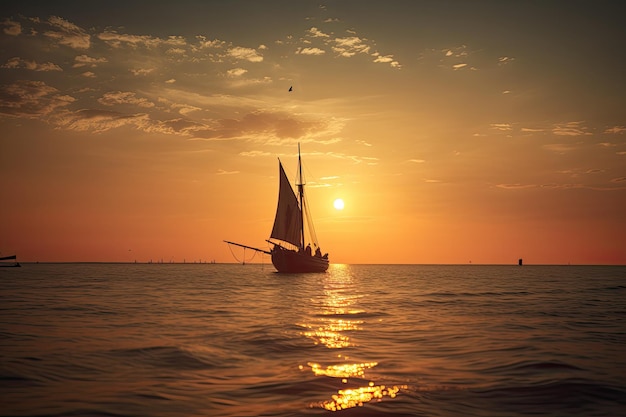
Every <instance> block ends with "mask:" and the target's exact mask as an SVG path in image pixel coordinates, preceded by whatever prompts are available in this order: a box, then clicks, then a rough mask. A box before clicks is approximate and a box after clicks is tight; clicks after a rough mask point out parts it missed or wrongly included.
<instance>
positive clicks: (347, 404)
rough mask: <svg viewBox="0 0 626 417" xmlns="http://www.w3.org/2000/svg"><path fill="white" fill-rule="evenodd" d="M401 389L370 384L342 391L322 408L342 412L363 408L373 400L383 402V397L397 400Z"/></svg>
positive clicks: (324, 403)
mask: <svg viewBox="0 0 626 417" xmlns="http://www.w3.org/2000/svg"><path fill="white" fill-rule="evenodd" d="M399 391H400V387H397V386H393V387H386V386H384V385H374V383H373V382H370V383H369V385H368V386H367V387H359V388H349V389H340V390H339V391H337V394H335V395H333V396H332V399H331V400H328V401H324V402H322V403H321V406H322V407H323V408H325V409H326V410H329V411H340V410H345V409H347V408H352V407H361V406H363V404H364V403H366V402H370V401H372V400H375V399H376V400H381V399H382V398H383V397H386V396H388V397H390V398H395V397H396V395H397V394H398V392H399Z"/></svg>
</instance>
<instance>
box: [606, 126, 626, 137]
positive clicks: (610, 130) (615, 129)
mask: <svg viewBox="0 0 626 417" xmlns="http://www.w3.org/2000/svg"><path fill="white" fill-rule="evenodd" d="M624 132H626V127H624V126H613V127H609V128H607V129H606V130H605V131H604V133H609V134H614V135H617V134H622V133H624Z"/></svg>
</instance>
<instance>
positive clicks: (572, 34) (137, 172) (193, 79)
mask: <svg viewBox="0 0 626 417" xmlns="http://www.w3.org/2000/svg"><path fill="white" fill-rule="evenodd" d="M12 3H13V4H8V3H7V4H3V5H2V8H1V9H0V13H1V15H0V26H1V31H0V132H1V133H2V134H1V136H0V187H1V190H2V197H1V198H0V218H1V222H0V252H1V254H2V255H8V254H12V253H17V255H18V260H20V261H24V262H28V261H41V262H44V261H124V262H125V261H134V260H137V261H140V262H145V261H150V260H153V261H155V262H156V261H160V260H163V261H164V262H170V261H174V262H183V261H186V262H193V261H199V260H202V261H211V260H215V261H217V262H233V261H234V259H233V256H232V254H231V252H230V250H229V247H228V246H227V245H226V244H225V243H223V240H224V239H227V240H232V241H236V242H241V243H244V244H247V245H251V246H257V247H261V248H268V244H267V243H266V242H265V239H267V238H268V237H269V233H270V231H271V228H272V223H273V219H274V213H275V209H276V202H277V194H278V158H280V160H281V161H283V164H284V166H285V169H286V172H287V174H288V175H289V176H290V178H292V179H293V178H294V177H295V174H296V163H297V145H298V143H300V144H301V148H302V158H303V162H304V167H305V170H304V173H305V176H306V180H307V191H308V200H309V202H310V204H311V207H312V214H313V218H314V222H315V226H316V232H317V236H318V238H319V241H320V245H321V248H322V250H323V251H324V252H329V254H330V255H329V256H330V261H331V263H429V264H430V263H452V264H465V263H469V262H472V263H475V264H492V263H495V264H513V263H517V259H518V258H520V257H521V258H524V261H525V263H527V264H567V263H572V264H626V78H625V77H626V64H625V63H626V25H625V24H624V7H623V6H621V5H619V2H613V1H611V2H608V1H597V2H591V1H588V2H583V1H519V2H514V1H490V2H487V1H477V2H474V1H442V2H440V1H326V2H319V1H306V0H302V1H294V0H290V1H223V2H211V1H170V2H165V1H164V2H153V1H125V2H121V1H106V2H104V1H80V2H79V1H76V2H71V1H55V2H43V1H42V2H35V1H24V2H12ZM290 86H293V91H292V92H289V91H288V89H289V87H290ZM337 198H341V199H343V200H344V202H345V208H344V209H343V210H337V209H335V208H334V206H333V202H334V201H335V199H337ZM235 254H236V255H237V256H240V255H241V252H238V251H235ZM247 255H248V256H250V255H251V254H250V253H249V252H248V253H247ZM254 260H255V261H261V260H262V259H261V258H260V257H258V256H257V257H256V258H255V259H254ZM264 262H266V263H269V262H270V261H269V259H268V258H267V257H265V258H264Z"/></svg>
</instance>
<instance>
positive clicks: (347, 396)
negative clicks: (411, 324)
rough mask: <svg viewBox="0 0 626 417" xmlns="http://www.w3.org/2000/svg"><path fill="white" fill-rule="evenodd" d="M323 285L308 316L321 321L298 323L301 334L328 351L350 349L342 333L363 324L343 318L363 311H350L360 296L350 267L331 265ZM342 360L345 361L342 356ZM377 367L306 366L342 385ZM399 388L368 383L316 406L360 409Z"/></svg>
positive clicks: (350, 343)
mask: <svg viewBox="0 0 626 417" xmlns="http://www.w3.org/2000/svg"><path fill="white" fill-rule="evenodd" d="M323 285H324V291H323V297H320V299H318V300H312V306H313V307H314V311H313V314H312V316H313V317H315V316H321V317H322V318H320V319H319V320H318V321H319V322H318V323H316V324H309V323H305V324H301V326H302V327H304V328H305V329H306V330H304V331H303V332H302V333H301V334H302V335H303V336H306V337H308V338H310V339H312V340H313V341H314V343H315V344H322V345H324V346H326V347H327V348H328V349H344V348H348V347H350V346H354V343H353V342H352V340H351V338H350V337H349V336H348V335H347V334H346V332H349V331H359V330H361V328H362V325H363V324H364V321H363V320H356V319H355V320H352V319H346V318H345V316H346V315H348V316H350V315H358V314H362V313H365V311H363V310H360V309H357V308H354V304H355V302H356V301H357V300H358V299H359V298H361V297H363V296H364V295H362V294H356V293H355V288H356V286H355V284H354V282H353V277H352V274H351V273H350V267H349V266H348V265H332V268H331V269H330V271H329V273H327V274H325V275H324V278H323ZM337 357H342V355H341V354H339V355H337ZM343 358H344V359H346V360H347V359H348V357H347V356H345V355H343ZM377 365H378V362H361V363H339V364H337V363H335V364H331V365H327V366H323V365H321V364H319V363H315V362H308V363H307V366H308V367H310V369H311V371H312V372H313V374H315V376H326V377H331V378H341V379H342V382H343V383H344V384H347V383H348V378H358V379H360V380H362V379H364V378H365V376H366V375H365V371H366V370H368V369H371V368H373V367H375V366H377ZM304 368H305V367H304V366H303V365H300V369H301V370H304ZM400 388H403V387H402V386H400V387H398V386H392V387H387V386H385V385H376V384H375V383H374V382H373V381H369V383H368V384H367V386H359V387H355V388H346V389H340V390H338V391H337V393H336V394H333V395H332V396H331V398H330V399H329V400H326V401H323V402H321V403H320V404H318V405H319V406H320V407H322V408H324V409H326V410H330V411H340V410H345V409H348V408H353V407H358V406H363V405H364V404H365V403H367V402H370V401H374V400H375V401H381V400H382V399H383V398H384V397H389V398H395V397H396V395H397V394H398V392H399V391H400ZM404 388H406V387H404Z"/></svg>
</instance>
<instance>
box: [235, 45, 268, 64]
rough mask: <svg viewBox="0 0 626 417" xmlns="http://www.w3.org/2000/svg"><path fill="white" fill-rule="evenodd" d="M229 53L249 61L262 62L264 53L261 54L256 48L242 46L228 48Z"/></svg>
mask: <svg viewBox="0 0 626 417" xmlns="http://www.w3.org/2000/svg"><path fill="white" fill-rule="evenodd" d="M227 53H228V55H229V56H230V57H232V58H235V59H239V60H243V61H249V62H261V61H263V55H261V54H260V53H259V52H258V51H257V50H256V49H253V48H244V47H242V46H235V47H233V48H230V49H229V50H228V52H227Z"/></svg>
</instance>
